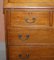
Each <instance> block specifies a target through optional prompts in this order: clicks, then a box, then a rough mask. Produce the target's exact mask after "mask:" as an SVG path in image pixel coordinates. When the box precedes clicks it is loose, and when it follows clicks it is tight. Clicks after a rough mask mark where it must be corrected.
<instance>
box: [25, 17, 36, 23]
mask: <svg viewBox="0 0 54 60" xmlns="http://www.w3.org/2000/svg"><path fill="white" fill-rule="evenodd" d="M35 20H36V18H35V17H33V18H32V21H29V18H26V19H25V21H26V22H27V23H35Z"/></svg>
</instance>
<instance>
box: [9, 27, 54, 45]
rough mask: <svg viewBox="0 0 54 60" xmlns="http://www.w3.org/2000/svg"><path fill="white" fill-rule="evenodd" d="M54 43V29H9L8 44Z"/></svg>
mask: <svg viewBox="0 0 54 60" xmlns="http://www.w3.org/2000/svg"><path fill="white" fill-rule="evenodd" d="M35 43H54V29H50V28H44V27H43V29H36V28H35V27H29V28H28V27H25V28H22V27H21V28H11V29H8V45H23V44H25V45H27V44H35Z"/></svg>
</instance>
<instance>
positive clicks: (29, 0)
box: [9, 0, 54, 3]
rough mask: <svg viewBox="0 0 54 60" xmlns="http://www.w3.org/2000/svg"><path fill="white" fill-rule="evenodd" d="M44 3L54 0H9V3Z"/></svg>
mask: <svg viewBox="0 0 54 60" xmlns="http://www.w3.org/2000/svg"><path fill="white" fill-rule="evenodd" d="M35 2H36V3H38V2H39V3H40V2H41V3H43V2H45V3H46V2H54V1H53V0H52V1H51V0H41V1H40V0H19V1H18V0H9V3H35Z"/></svg>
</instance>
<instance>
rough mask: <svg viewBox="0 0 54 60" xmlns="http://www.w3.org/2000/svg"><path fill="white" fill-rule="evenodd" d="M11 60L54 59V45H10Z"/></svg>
mask: <svg viewBox="0 0 54 60" xmlns="http://www.w3.org/2000/svg"><path fill="white" fill-rule="evenodd" d="M8 48H9V50H8V51H9V60H36V59H37V60H54V46H9V47H8Z"/></svg>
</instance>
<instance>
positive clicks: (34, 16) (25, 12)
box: [9, 9, 50, 27]
mask: <svg viewBox="0 0 54 60" xmlns="http://www.w3.org/2000/svg"><path fill="white" fill-rule="evenodd" d="M38 10H39V11H38ZM49 20H50V16H49V12H48V11H44V10H43V9H13V10H11V13H10V22H9V23H10V25H11V26H15V27H18V25H23V26H24V25H25V26H27V25H44V26H45V25H47V26H48V25H49Z"/></svg>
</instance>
